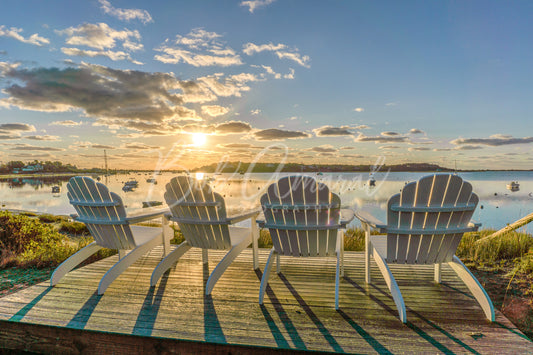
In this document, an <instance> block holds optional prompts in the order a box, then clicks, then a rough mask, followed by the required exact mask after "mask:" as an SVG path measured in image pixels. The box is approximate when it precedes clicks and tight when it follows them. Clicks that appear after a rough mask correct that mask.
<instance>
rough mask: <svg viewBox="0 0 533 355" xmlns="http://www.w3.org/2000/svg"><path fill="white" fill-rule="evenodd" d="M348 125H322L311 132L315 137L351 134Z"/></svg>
mask: <svg viewBox="0 0 533 355" xmlns="http://www.w3.org/2000/svg"><path fill="white" fill-rule="evenodd" d="M349 129H350V127H349V126H341V127H333V126H322V127H319V128H315V129H313V132H314V133H315V135H316V136H317V137H326V136H351V135H352V134H353V132H351V131H349Z"/></svg>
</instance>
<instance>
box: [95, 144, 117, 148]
mask: <svg viewBox="0 0 533 355" xmlns="http://www.w3.org/2000/svg"><path fill="white" fill-rule="evenodd" d="M91 148H94V149H116V147H113V146H112V145H105V144H97V143H95V144H91Z"/></svg>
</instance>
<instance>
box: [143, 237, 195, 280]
mask: <svg viewBox="0 0 533 355" xmlns="http://www.w3.org/2000/svg"><path fill="white" fill-rule="evenodd" d="M191 248H192V247H191V246H190V245H189V243H188V242H187V241H184V242H183V243H181V244H180V245H178V246H177V248H176V249H174V250H173V251H172V252H171V253H170V254H168V255H167V256H166V257H165V258H164V259H163V260H161V261H160V262H159V264H157V266H156V267H155V269H154V271H153V272H152V277H151V278H150V286H155V284H156V283H157V281H158V280H159V279H160V278H161V276H163V274H164V273H165V272H166V271H167V270H168V269H170V268H171V267H172V266H174V264H175V263H176V262H178V259H179V258H181V257H182V256H183V254H185V253H186V252H187V251H189V249H191Z"/></svg>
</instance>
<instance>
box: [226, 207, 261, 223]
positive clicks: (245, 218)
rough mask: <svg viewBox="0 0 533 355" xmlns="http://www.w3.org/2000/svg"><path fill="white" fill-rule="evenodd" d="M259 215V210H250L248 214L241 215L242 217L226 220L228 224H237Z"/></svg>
mask: <svg viewBox="0 0 533 355" xmlns="http://www.w3.org/2000/svg"><path fill="white" fill-rule="evenodd" d="M260 213H261V209H255V210H252V211H250V212H248V213H245V214H242V215H239V216H232V217H228V218H227V221H228V223H229V224H234V223H237V222H242V221H245V220H247V219H249V218H253V217H257V216H259V214H260Z"/></svg>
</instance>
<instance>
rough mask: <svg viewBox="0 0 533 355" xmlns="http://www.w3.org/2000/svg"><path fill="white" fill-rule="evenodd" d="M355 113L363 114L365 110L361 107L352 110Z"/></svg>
mask: <svg viewBox="0 0 533 355" xmlns="http://www.w3.org/2000/svg"><path fill="white" fill-rule="evenodd" d="M353 110H354V111H355V112H363V111H364V110H365V109H364V108H362V107H356V108H354V109H353Z"/></svg>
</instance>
